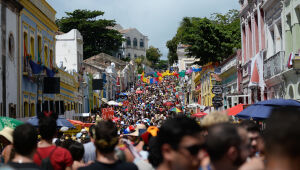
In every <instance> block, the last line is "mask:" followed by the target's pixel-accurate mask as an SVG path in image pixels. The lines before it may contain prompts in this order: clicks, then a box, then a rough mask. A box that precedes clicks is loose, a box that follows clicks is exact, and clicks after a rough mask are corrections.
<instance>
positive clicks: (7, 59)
mask: <svg viewBox="0 0 300 170" xmlns="http://www.w3.org/2000/svg"><path fill="white" fill-rule="evenodd" d="M22 8H23V6H22V5H21V4H20V3H19V2H18V1H16V0H3V1H0V16H1V20H0V25H1V33H0V36H1V41H0V54H1V57H0V84H1V87H2V88H1V90H0V115H1V116H5V117H6V116H9V117H14V118H16V116H17V113H18V112H19V108H20V102H19V100H20V98H19V96H18V91H19V89H20V86H19V85H20V81H19V79H18V77H19V76H18V75H19V74H18V73H19V72H20V70H19V67H18V65H19V60H18V58H19V57H18V56H19V49H20V46H19V43H18V41H19V15H20V11H21V10H22Z"/></svg>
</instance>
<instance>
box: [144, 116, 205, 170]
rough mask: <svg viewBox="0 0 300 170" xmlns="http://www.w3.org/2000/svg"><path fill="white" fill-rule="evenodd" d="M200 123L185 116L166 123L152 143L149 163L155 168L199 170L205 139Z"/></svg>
mask: <svg viewBox="0 0 300 170" xmlns="http://www.w3.org/2000/svg"><path fill="white" fill-rule="evenodd" d="M201 131H202V129H201V127H200V126H199V125H198V123H197V122H196V121H195V120H193V119H190V118H188V117H185V116H177V117H174V118H172V119H168V120H167V121H165V122H164V123H163V124H162V126H161V127H160V129H159V132H158V134H157V136H156V137H155V138H153V139H151V141H150V153H149V161H150V163H151V164H152V165H153V166H154V167H158V166H159V165H161V164H166V165H168V166H169V168H170V169H198V168H199V165H200V158H199V154H200V150H201V149H202V148H203V144H204V138H203V137H202V136H201Z"/></svg>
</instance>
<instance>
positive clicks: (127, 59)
mask: <svg viewBox="0 0 300 170" xmlns="http://www.w3.org/2000/svg"><path fill="white" fill-rule="evenodd" d="M121 60H122V61H125V62H129V61H130V60H131V59H130V57H126V58H121Z"/></svg>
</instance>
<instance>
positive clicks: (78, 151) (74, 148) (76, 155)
mask: <svg viewBox="0 0 300 170" xmlns="http://www.w3.org/2000/svg"><path fill="white" fill-rule="evenodd" d="M68 150H69V151H70V153H71V155H72V158H73V160H74V161H81V160H82V158H83V155H84V147H83V144H81V143H79V142H76V141H74V142H73V143H72V144H71V145H70V146H69V148H68Z"/></svg>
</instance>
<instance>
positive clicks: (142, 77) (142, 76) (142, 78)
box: [141, 72, 145, 81]
mask: <svg viewBox="0 0 300 170" xmlns="http://www.w3.org/2000/svg"><path fill="white" fill-rule="evenodd" d="M144 74H145V73H144V72H143V73H142V75H141V80H142V81H143V80H144Z"/></svg>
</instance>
